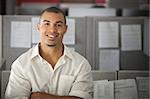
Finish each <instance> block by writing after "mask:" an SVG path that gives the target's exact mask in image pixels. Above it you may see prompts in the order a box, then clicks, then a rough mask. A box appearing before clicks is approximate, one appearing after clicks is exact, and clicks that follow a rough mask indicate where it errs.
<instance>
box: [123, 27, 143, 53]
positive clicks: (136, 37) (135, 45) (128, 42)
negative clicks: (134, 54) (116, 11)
mask: <svg viewBox="0 0 150 99" xmlns="http://www.w3.org/2000/svg"><path fill="white" fill-rule="evenodd" d="M141 44H142V40H141V25H140V24H132V25H121V50H123V51H130V50H141Z"/></svg>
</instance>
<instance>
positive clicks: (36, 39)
mask: <svg viewBox="0 0 150 99" xmlns="http://www.w3.org/2000/svg"><path fill="white" fill-rule="evenodd" d="M39 18H40V17H32V43H34V44H37V43H38V42H39V41H40V33H39V32H38V30H37V24H38V23H39Z"/></svg>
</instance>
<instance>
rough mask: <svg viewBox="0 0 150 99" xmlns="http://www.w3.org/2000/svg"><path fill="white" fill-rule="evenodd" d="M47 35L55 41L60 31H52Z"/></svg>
mask: <svg viewBox="0 0 150 99" xmlns="http://www.w3.org/2000/svg"><path fill="white" fill-rule="evenodd" d="M46 36H47V37H48V39H50V40H52V41H53V40H55V39H56V38H57V37H58V33H51V34H47V35H46Z"/></svg>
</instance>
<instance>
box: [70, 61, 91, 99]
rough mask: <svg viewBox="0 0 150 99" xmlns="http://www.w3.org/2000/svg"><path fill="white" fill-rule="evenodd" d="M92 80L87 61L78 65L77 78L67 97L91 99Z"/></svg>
mask: <svg viewBox="0 0 150 99" xmlns="http://www.w3.org/2000/svg"><path fill="white" fill-rule="evenodd" d="M92 94H93V79H92V74H91V66H90V64H89V63H88V61H86V60H84V61H83V62H82V63H81V64H80V68H79V70H78V75H77V78H76V80H75V82H74V84H73V86H72V88H71V91H70V93H69V95H72V96H78V97H81V98H83V99H93V98H92Z"/></svg>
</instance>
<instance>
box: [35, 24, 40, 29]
mask: <svg viewBox="0 0 150 99" xmlns="http://www.w3.org/2000/svg"><path fill="white" fill-rule="evenodd" d="M36 28H37V30H38V31H39V30H40V24H39V23H38V24H37V25H36Z"/></svg>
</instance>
